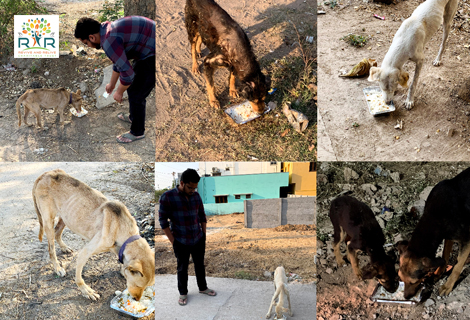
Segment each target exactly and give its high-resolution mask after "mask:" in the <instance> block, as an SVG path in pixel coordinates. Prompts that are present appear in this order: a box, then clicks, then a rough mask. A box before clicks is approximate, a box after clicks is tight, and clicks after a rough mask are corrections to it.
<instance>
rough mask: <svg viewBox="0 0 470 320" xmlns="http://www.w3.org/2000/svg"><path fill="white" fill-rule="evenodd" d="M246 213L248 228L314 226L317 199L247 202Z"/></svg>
mask: <svg viewBox="0 0 470 320" xmlns="http://www.w3.org/2000/svg"><path fill="white" fill-rule="evenodd" d="M244 212H245V227H246V228H275V227H277V226H281V225H286V224H314V221H315V220H316V197H305V198H284V199H262V200H246V201H245V211H244Z"/></svg>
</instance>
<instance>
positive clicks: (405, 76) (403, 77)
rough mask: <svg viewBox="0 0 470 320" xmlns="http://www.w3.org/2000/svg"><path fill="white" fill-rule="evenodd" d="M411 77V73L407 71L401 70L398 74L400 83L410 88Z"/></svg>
mask: <svg viewBox="0 0 470 320" xmlns="http://www.w3.org/2000/svg"><path fill="white" fill-rule="evenodd" d="M409 79H410V75H409V74H408V72H406V71H400V74H399V76H398V83H399V84H400V86H402V87H403V88H408V80H409Z"/></svg>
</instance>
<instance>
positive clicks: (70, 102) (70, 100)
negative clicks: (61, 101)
mask: <svg viewBox="0 0 470 320" xmlns="http://www.w3.org/2000/svg"><path fill="white" fill-rule="evenodd" d="M69 104H72V92H70V99H69Z"/></svg>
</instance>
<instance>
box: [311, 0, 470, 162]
mask: <svg viewBox="0 0 470 320" xmlns="http://www.w3.org/2000/svg"><path fill="white" fill-rule="evenodd" d="M421 2H422V1H415V0H410V1H400V0H395V1H394V2H393V4H391V5H385V4H379V3H373V2H372V1H370V0H364V1H363V0H338V1H336V0H332V1H329V2H328V1H325V2H321V3H320V5H321V7H319V10H323V11H325V12H326V14H324V15H320V16H319V17H318V43H319V44H320V45H319V46H318V48H319V50H318V61H319V62H318V66H319V68H318V78H319V89H318V90H319V92H320V94H319V96H318V104H319V106H320V108H319V125H318V127H319V129H318V132H319V136H318V137H319V145H320V147H319V159H320V160H321V161H335V160H338V161H352V160H356V161H367V160H373V161H394V160H399V161H402V160H407V161H415V160H445V161H462V160H465V159H468V157H469V155H470V140H469V138H470V133H469V131H468V130H467V129H468V126H469V115H470V107H469V105H468V103H467V102H465V101H463V100H461V99H459V98H458V97H457V93H458V91H459V89H460V87H461V85H462V84H463V82H464V81H465V79H466V78H468V74H469V72H470V54H469V49H468V39H469V30H470V24H469V20H468V17H469V14H470V10H469V2H468V1H466V0H463V1H459V7H458V12H457V15H456V17H455V18H454V20H453V24H452V30H451V32H450V35H449V38H448V40H447V46H446V51H445V52H444V55H443V58H442V65H441V66H439V67H434V66H433V65H432V60H433V59H434V58H435V57H436V55H437V52H438V49H439V46H440V43H441V40H442V27H440V28H439V30H438V32H436V34H434V36H433V37H432V38H431V40H430V41H429V42H428V43H427V44H426V49H425V61H424V65H423V69H422V71H421V75H420V78H419V84H418V86H417V88H416V91H415V106H414V107H413V109H412V110H411V111H408V110H406V109H404V107H403V106H402V104H403V102H404V101H405V98H406V97H405V95H406V93H407V89H403V88H401V89H399V91H398V94H397V96H396V98H395V99H394V102H395V106H396V107H397V110H396V111H395V112H393V113H392V114H389V115H386V116H378V117H374V116H372V115H371V114H370V113H369V111H368V109H367V105H366V101H365V98H364V94H363V92H362V89H363V88H365V87H369V86H378V83H373V82H368V81H367V77H366V78H357V79H350V78H340V77H338V75H339V74H340V72H341V71H349V70H350V69H351V68H352V67H353V66H354V65H355V64H357V63H359V62H360V61H361V60H362V59H364V58H372V59H376V60H377V62H378V64H379V66H380V65H381V63H382V60H383V58H384V56H385V53H386V52H387V51H388V49H389V47H390V44H391V41H392V39H393V36H394V35H395V32H396V31H397V30H398V28H399V27H400V25H401V23H402V21H403V20H404V19H406V18H408V17H409V16H410V15H411V13H412V12H413V10H414V9H415V8H416V7H417V6H418V5H419V4H420V3H421ZM325 3H327V4H325ZM334 3H337V6H336V7H335V8H334V9H331V6H333V4H334ZM373 14H377V15H379V16H385V20H379V19H376V18H374V17H373ZM349 33H353V34H357V35H362V36H366V37H368V38H369V40H368V42H367V44H366V45H365V46H364V47H362V48H356V47H353V46H351V45H349V44H347V43H346V42H345V41H343V40H341V39H340V38H342V37H344V36H347V35H348V34H349ZM332 35H333V36H332ZM414 68H415V65H414V63H412V62H408V63H407V64H406V65H405V70H406V71H407V72H409V73H410V83H411V80H412V76H413V74H414ZM398 120H403V129H402V130H398V129H395V128H394V126H395V125H396V124H397V121H398ZM449 130H453V134H448V132H449Z"/></svg>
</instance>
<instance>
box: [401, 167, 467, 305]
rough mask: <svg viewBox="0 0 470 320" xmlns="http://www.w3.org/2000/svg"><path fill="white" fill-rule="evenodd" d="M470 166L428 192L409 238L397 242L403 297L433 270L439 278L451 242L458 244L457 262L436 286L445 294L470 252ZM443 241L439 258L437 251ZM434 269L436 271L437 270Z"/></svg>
mask: <svg viewBox="0 0 470 320" xmlns="http://www.w3.org/2000/svg"><path fill="white" fill-rule="evenodd" d="M469 190H470V168H469V169H466V170H465V171H463V172H461V173H460V174H459V175H457V176H456V177H455V178H453V179H449V180H444V181H441V182H439V183H438V184H437V185H436V186H435V187H434V188H433V189H432V191H431V193H430V194H429V196H428V199H427V200H426V205H425V206H424V213H423V216H422V217H421V219H420V220H419V222H418V225H417V226H416V228H415V230H414V231H413V234H412V235H411V240H410V241H409V242H408V241H400V242H399V243H398V244H397V248H398V251H399V252H400V270H399V271H398V275H399V276H400V279H401V280H402V281H403V282H404V283H405V292H404V294H405V298H406V299H409V298H411V297H413V296H414V295H415V294H416V292H417V291H418V289H419V287H420V284H421V283H422V282H423V280H424V277H425V276H426V275H427V274H428V273H430V272H435V276H436V277H439V276H441V275H442V273H443V272H444V271H445V268H446V266H447V263H448V262H449V256H450V253H451V251H452V244H453V242H454V241H455V242H457V243H459V245H460V248H459V255H458V258H457V264H456V265H455V266H454V269H453V270H452V274H451V275H450V277H449V278H448V279H447V282H446V283H445V284H444V285H442V286H441V288H440V289H439V294H440V295H448V294H449V293H450V292H451V291H452V289H453V287H454V284H455V282H456V281H457V279H458V278H459V276H460V273H461V272H462V268H463V266H464V264H465V261H466V260H467V257H468V255H469V253H470V193H469ZM442 240H444V251H443V253H442V258H436V251H437V248H438V247H439V245H440V244H441V243H442ZM436 269H437V270H436Z"/></svg>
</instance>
